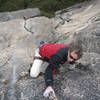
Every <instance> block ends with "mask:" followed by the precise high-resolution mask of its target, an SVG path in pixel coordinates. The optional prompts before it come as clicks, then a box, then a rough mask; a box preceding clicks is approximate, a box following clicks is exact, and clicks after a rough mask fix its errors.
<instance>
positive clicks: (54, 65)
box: [30, 43, 82, 97]
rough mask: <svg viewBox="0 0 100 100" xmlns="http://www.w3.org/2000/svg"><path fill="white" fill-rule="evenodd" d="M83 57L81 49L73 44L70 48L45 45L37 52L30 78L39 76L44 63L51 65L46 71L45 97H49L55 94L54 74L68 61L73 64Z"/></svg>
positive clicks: (60, 45) (62, 45)
mask: <svg viewBox="0 0 100 100" xmlns="http://www.w3.org/2000/svg"><path fill="white" fill-rule="evenodd" d="M81 55H82V52H81V48H80V47H79V45H78V46H75V45H74V44H73V43H72V44H71V46H69V47H68V46H67V45H65V44H53V43H45V44H43V45H42V46H40V48H39V49H37V50H36V53H35V58H34V63H33V65H32V67H31V70H30V76H31V77H37V76H38V75H39V73H40V71H41V64H42V63H43V61H46V62H48V63H49V64H48V66H47V68H46V70H45V83H46V90H45V91H44V94H43V95H44V96H45V97H49V95H50V93H51V92H52V93H53V94H55V92H54V90H53V74H55V73H54V72H55V71H56V70H57V69H59V64H64V63H65V62H66V61H67V62H68V63H70V64H73V63H75V61H76V60H78V59H79V58H80V57H81Z"/></svg>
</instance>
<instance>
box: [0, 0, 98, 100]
mask: <svg viewBox="0 0 100 100" xmlns="http://www.w3.org/2000/svg"><path fill="white" fill-rule="evenodd" d="M99 7H100V1H99V0H95V2H94V0H93V1H88V2H84V3H81V4H77V5H75V6H72V7H69V8H66V9H64V10H61V11H58V12H56V13H55V17H54V18H50V19H49V18H47V17H45V16H37V15H40V11H39V10H38V9H37V10H36V9H31V10H29V9H27V10H25V11H24V12H25V13H22V12H23V11H17V12H11V14H14V15H12V16H13V18H11V17H9V18H8V15H7V14H8V13H0V16H3V17H1V18H0V21H1V22H0V100H4V99H5V100H48V99H46V98H44V97H43V91H44V90H45V82H44V75H40V76H39V77H37V78H34V79H33V78H31V77H30V76H29V74H28V70H29V68H30V64H31V63H32V62H33V57H34V51H35V49H36V48H37V47H38V46H39V42H40V41H41V40H44V41H45V42H50V43H55V42H56V43H65V44H70V43H71V42H75V43H76V44H80V43H81V45H82V49H83V56H82V58H81V59H79V60H78V61H77V62H78V63H80V64H76V65H69V64H67V63H65V64H64V65H63V66H61V68H60V72H59V74H57V75H56V76H55V77H54V89H55V92H56V94H57V97H58V100H100V10H99ZM11 14H10V15H11ZM23 14H24V16H26V19H23V18H22V16H23ZM14 16H15V17H14ZM17 16H18V17H17ZM31 16H32V17H31ZM79 42H80V43H79ZM45 66H47V65H46V64H45V63H44V64H43V67H45Z"/></svg>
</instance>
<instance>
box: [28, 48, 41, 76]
mask: <svg viewBox="0 0 100 100" xmlns="http://www.w3.org/2000/svg"><path fill="white" fill-rule="evenodd" d="M35 56H37V57H41V56H40V54H39V49H37V50H36V51H35ZM42 63H43V60H41V59H35V60H34V62H33V65H32V67H31V69H30V76H31V77H37V76H38V75H39V73H40V71H41V65H42Z"/></svg>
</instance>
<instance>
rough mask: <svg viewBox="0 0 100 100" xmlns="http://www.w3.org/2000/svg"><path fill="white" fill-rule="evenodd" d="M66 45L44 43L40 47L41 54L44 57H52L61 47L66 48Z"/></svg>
mask: <svg viewBox="0 0 100 100" xmlns="http://www.w3.org/2000/svg"><path fill="white" fill-rule="evenodd" d="M64 47H66V45H64V44H52V43H49V44H44V45H43V46H42V47H40V55H41V56H42V57H43V58H45V57H46V58H48V59H50V57H51V56H52V55H54V54H56V52H57V51H58V50H59V49H61V48H64Z"/></svg>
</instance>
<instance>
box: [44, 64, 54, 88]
mask: <svg viewBox="0 0 100 100" xmlns="http://www.w3.org/2000/svg"><path fill="white" fill-rule="evenodd" d="M45 83H46V87H48V86H53V76H52V68H51V66H50V65H49V66H48V67H47V69H46V71H45Z"/></svg>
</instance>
